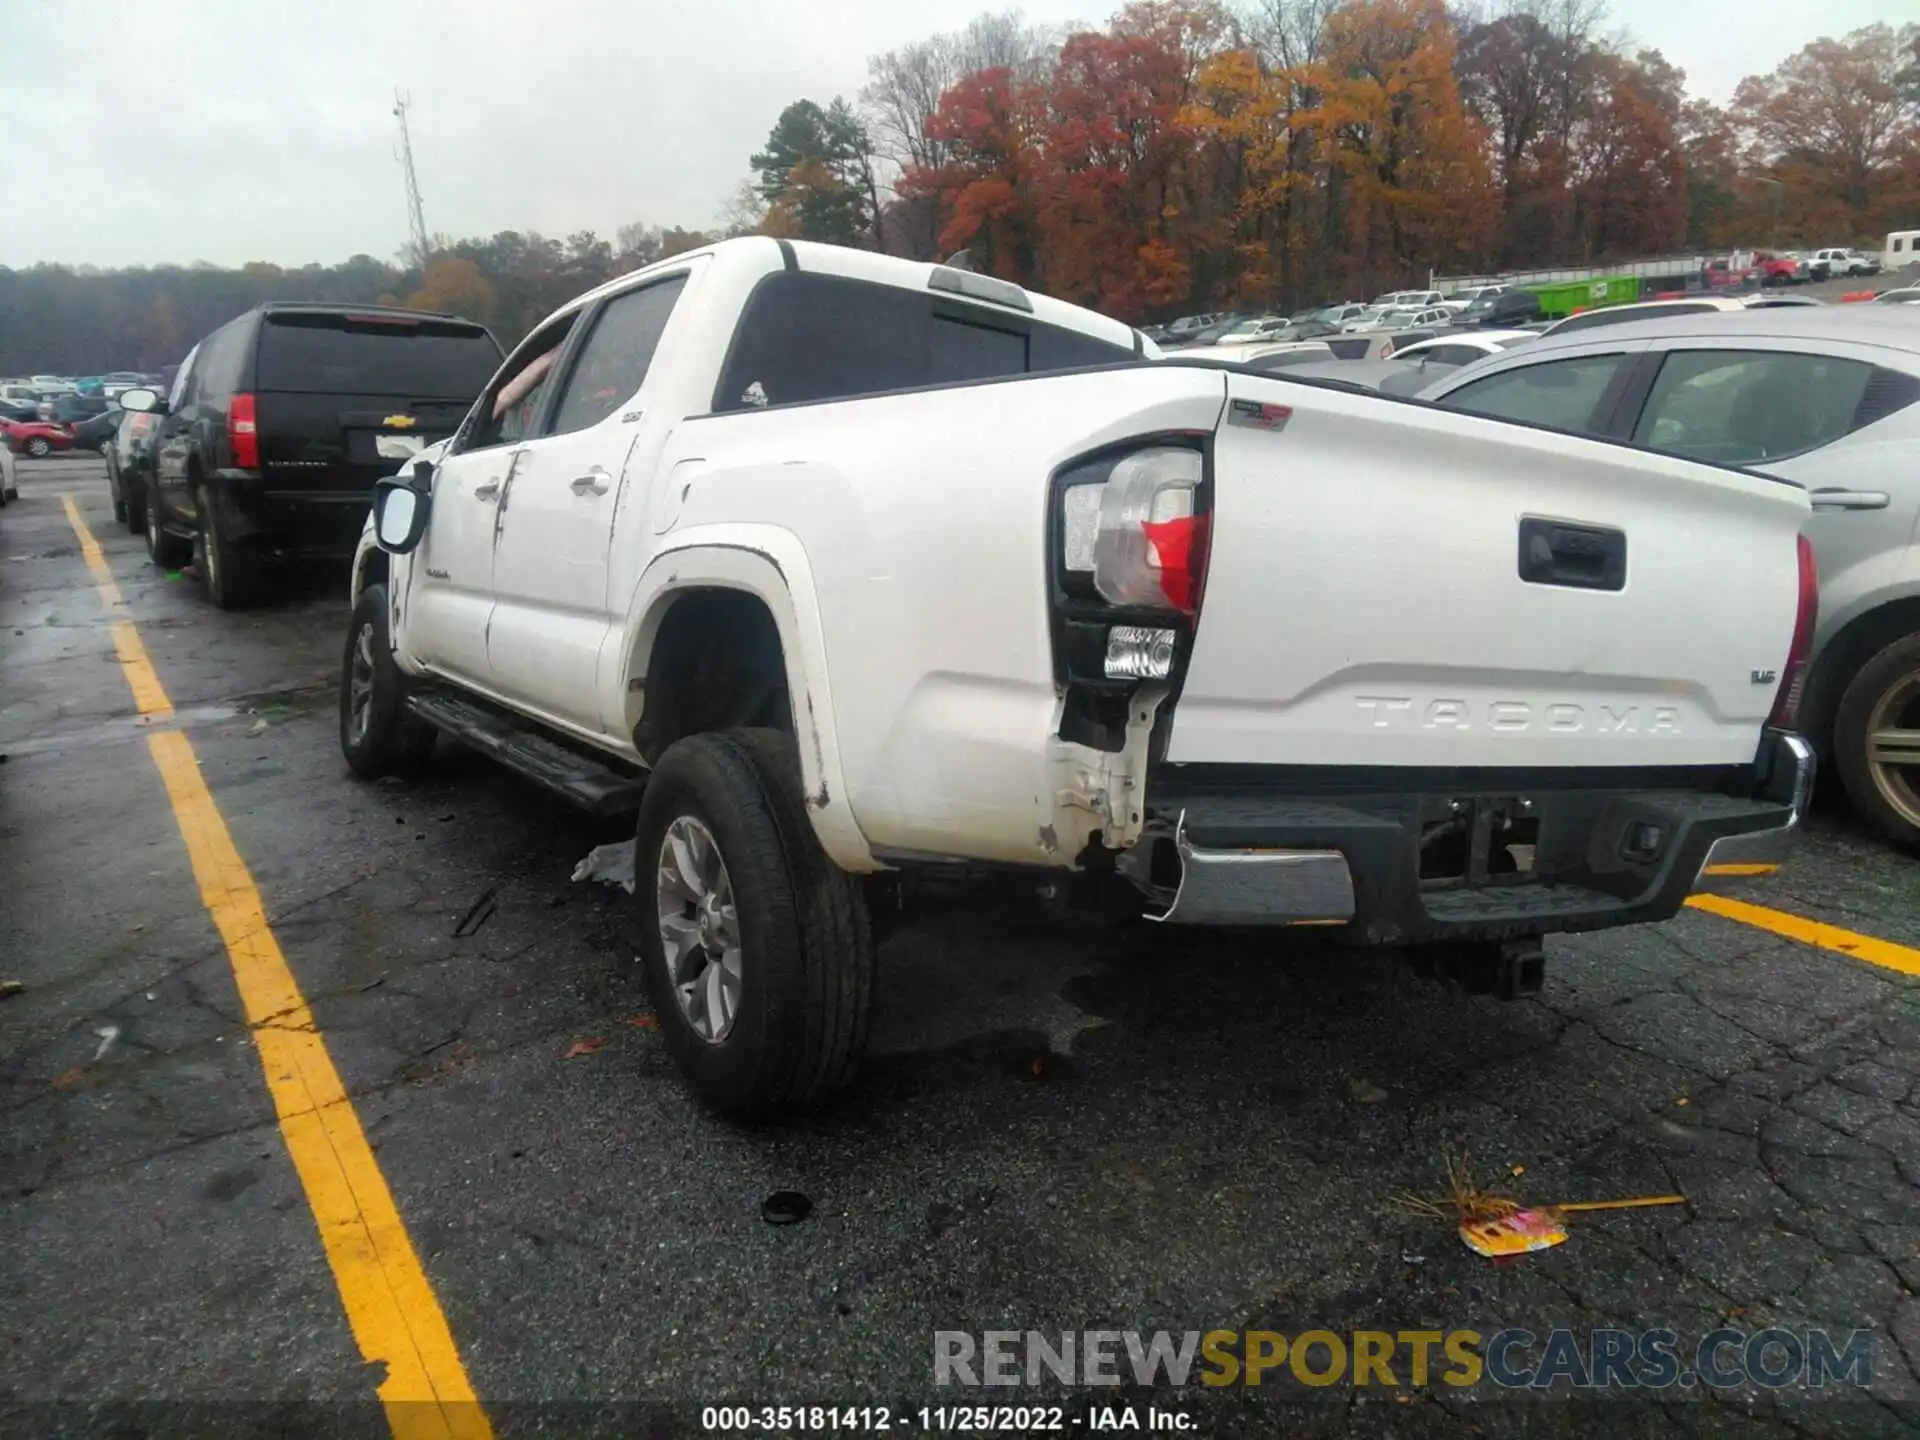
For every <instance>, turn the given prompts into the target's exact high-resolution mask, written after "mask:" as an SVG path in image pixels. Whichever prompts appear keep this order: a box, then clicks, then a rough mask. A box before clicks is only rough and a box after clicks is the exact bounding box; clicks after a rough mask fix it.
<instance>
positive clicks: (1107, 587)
mask: <svg viewBox="0 0 1920 1440" xmlns="http://www.w3.org/2000/svg"><path fill="white" fill-rule="evenodd" d="M1201 473H1202V462H1201V458H1200V455H1199V453H1198V452H1197V451H1193V450H1187V449H1179V448H1174V447H1171V446H1157V447H1154V448H1152V449H1147V450H1139V451H1136V452H1134V453H1133V454H1131V455H1128V456H1126V457H1124V458H1123V459H1121V460H1120V461H1118V462H1117V463H1116V464H1115V465H1114V467H1113V469H1112V470H1111V471H1110V472H1109V473H1108V474H1107V476H1106V478H1105V479H1104V480H1103V481H1097V482H1089V483H1087V484H1083V485H1075V486H1073V487H1071V488H1070V489H1068V490H1067V492H1066V494H1065V496H1064V497H1063V504H1064V514H1063V517H1062V518H1063V520H1064V524H1063V526H1062V547H1063V550H1064V554H1063V555H1062V557H1061V560H1062V564H1063V565H1064V566H1065V568H1066V569H1068V570H1069V571H1077V572H1079V573H1081V574H1091V575H1092V577H1093V585H1094V589H1096V590H1097V591H1099V593H1100V596H1101V598H1102V599H1104V600H1106V601H1107V602H1108V603H1109V604H1112V605H1124V606H1136V607H1142V608H1147V609H1154V610H1166V609H1172V610H1176V611H1178V612H1180V613H1181V614H1183V615H1192V614H1194V613H1196V612H1197V611H1198V609H1199V606H1200V582H1201V577H1202V575H1203V574H1204V573H1205V570H1206V559H1207V528H1206V526H1207V517H1206V516H1204V515H1202V514H1199V513H1198V508H1197V503H1196V494H1195V492H1196V491H1197V490H1198V489H1199V486H1200V479H1201Z"/></svg>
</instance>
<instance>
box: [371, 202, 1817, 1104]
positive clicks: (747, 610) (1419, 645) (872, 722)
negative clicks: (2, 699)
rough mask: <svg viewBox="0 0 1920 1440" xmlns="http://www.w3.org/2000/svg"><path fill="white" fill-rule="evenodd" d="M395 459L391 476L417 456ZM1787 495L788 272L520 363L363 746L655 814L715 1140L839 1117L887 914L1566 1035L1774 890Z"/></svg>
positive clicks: (862, 266)
mask: <svg viewBox="0 0 1920 1440" xmlns="http://www.w3.org/2000/svg"><path fill="white" fill-rule="evenodd" d="M394 447H401V448H403V447H404V437H402V436H395V437H391V444H390V449H392V448H394ZM1807 514H1808V501H1807V497H1806V495H1805V493H1804V492H1803V491H1801V490H1800V489H1798V488H1797V487H1795V486H1794V485H1792V484H1788V483H1782V482H1779V481H1775V480H1769V479H1764V478H1760V477H1757V476H1753V475H1748V474H1744V473H1740V472H1736V471H1731V470H1722V469H1718V468H1713V467H1709V466H1706V465H1701V464H1695V463H1692V462H1688V461H1684V460H1679V459H1674V458H1670V457H1667V456H1662V455H1656V454H1651V453H1646V452H1642V451H1637V450H1633V449H1630V448H1627V447H1624V446H1621V445H1618V444H1613V443H1609V442H1603V441H1598V440H1591V439H1586V438H1581V437H1577V436H1573V435H1568V434H1562V433H1558V432H1554V431H1550V430H1545V429H1534V428H1531V427H1529V426H1526V425H1517V424H1513V423H1509V422H1505V421H1497V420H1490V419H1484V418H1480V417H1477V416H1473V415H1466V414H1458V413H1452V412H1448V411H1444V410H1439V409H1435V408H1432V407H1428V406H1423V405H1420V404H1417V403H1412V402H1406V401H1398V400H1392V399H1385V398H1382V397H1379V396H1376V395H1370V394H1363V393H1357V392H1355V391H1350V390H1347V389H1344V388H1342V387H1339V386H1329V385H1324V384H1321V385H1315V384H1309V383H1304V382H1298V381H1293V380H1289V379H1287V378H1285V377H1284V376H1282V375H1274V374H1267V373H1256V372H1252V371H1246V370H1241V369H1237V368H1234V367H1221V366H1218V365H1205V364H1198V363H1189V362H1186V361H1182V360H1180V359H1179V358H1177V357H1174V358H1160V357H1158V356H1157V355H1156V354H1155V353H1154V352H1151V351H1150V350H1149V349H1148V348H1147V346H1146V345H1145V342H1143V341H1142V340H1141V339H1140V337H1138V336H1137V335H1136V333H1135V332H1134V331H1132V330H1130V329H1129V328H1128V327H1126V326H1125V325H1122V324H1120V323H1118V322H1115V321H1112V320H1108V319H1105V318H1103V317H1101V316H1099V315H1095V314H1093V313H1090V312H1088V311H1085V310H1081V309H1077V308H1075V307H1073V306H1069V305H1064V304H1060V303H1057V302H1054V301H1051V300H1048V299H1045V298H1043V297H1041V296H1037V295H1030V294H1028V293H1026V292H1024V291H1023V290H1021V289H1019V288H1018V287H1016V286H1013V285H1009V284H1007V283H1005V282H1003V281H998V280H994V279H991V278H988V277H986V276H981V275H976V274H973V273H971V272H967V271H963V270H958V269H953V268H949V267H946V266H937V265H924V264H913V263H909V262H906V261H901V260H895V259H891V258H887V257H883V256H878V255H873V254H868V253H865V252H860V251H853V250H843V249H836V248H830V247H822V246H812V245H806V244H791V243H787V242H782V241H775V240H772V239H764V238H750V239H742V240H733V241H728V242H726V243H724V244H720V245H716V246H714V247H712V248H711V249H707V250H702V251H698V252H694V253H690V254H686V255H680V256H676V257H675V258H674V259H672V260H670V261H666V262H663V263H661V264H659V265H656V266H653V267H651V268H649V269H646V270H641V271H637V272H635V273H633V274H630V275H624V276H621V277H620V278H619V279H617V280H615V281H613V282H611V283H609V284H607V285H605V286H603V287H601V288H600V289H598V290H595V291H594V292H592V293H591V294H588V295H584V296H582V297H581V298H580V299H578V300H576V301H575V302H573V303H572V304H570V305H568V306H566V307H565V308H564V309H562V310H561V311H560V312H559V313H558V314H556V315H554V316H553V317H552V318H551V319H550V320H548V321H546V322H545V323H544V324H542V325H541V326H540V327H539V328H537V329H536V330H535V331H534V332H533V333H532V334H531V335H530V336H529V337H528V338H527V340H526V341H525V343H523V344H522V345H520V346H519V348H518V349H517V350H516V351H515V352H514V354H513V355H512V356H511V357H510V358H509V359H508V360H507V362H506V364H505V365H504V366H503V367H502V369H501V371H500V373H499V374H498V376H497V377H496V378H495V380H494V382H493V383H492V384H491V385H490V386H489V388H488V389H487V391H486V392H485V393H484V394H483V395H482V396H481V398H480V399H479V400H478V401H477V402H476V404H475V406H474V408H473V410H472V412H471V413H470V414H469V415H468V417H467V419H466V420H465V422H464V423H463V424H462V426H461V428H460V430H459V432H458V433H457V434H456V435H455V436H454V437H453V438H452V439H451V440H448V441H445V442H442V443H441V444H440V445H437V446H435V447H433V448H432V449H430V450H426V451H423V452H421V453H420V455H419V456H418V458H417V459H415V460H413V461H410V462H409V463H408V464H407V466H406V467H405V469H404V470H403V472H402V473H401V474H400V475H399V476H396V477H394V478H391V479H389V480H386V481H383V482H381V484H380V486H379V490H378V493H377V495H376V498H375V502H374V509H373V514H372V516H371V517H370V520H369V524H368V531H367V535H366V537H365V538H364V540H363V542H362V544H361V546H360V550H359V553H358V555H357V557H356V560H355V564H354V571H353V596H354V606H353V618H352V623H351V628H350V632H349V635H348V639H347V646H346V665H345V671H344V674H343V676H342V682H341V712H340V733H341V742H342V746H343V748H344V750H345V753H346V756H347V759H348V761H349V763H350V765H351V766H352V768H353V769H354V770H355V771H356V772H358V773H359V774H361V775H363V776H373V775H380V774H384V773H387V772H389V771H392V770H396V769H401V768H405V767H410V766H415V765H418V764H419V763H421V762H422V761H423V760H424V759H425V758H426V757H427V754H428V752H429V750H430V748H431V746H432V744H433V740H434V736H435V734H436V733H438V732H448V733H451V734H453V735H456V736H458V737H459V738H460V739H461V740H462V741H464V742H466V743H468V744H470V745H473V746H476V747H478V748H480V749H481V750H483V751H485V752H487V753H489V754H491V755H494V756H496V757H497V758H498V759H500V760H501V761H503V762H504V763H506V764H508V765H510V766H513V767H514V768H516V769H518V770H519V771H521V772H523V773H524V774H526V775H528V776H530V777H532V778H533V779H535V780H538V781H540V782H542V783H544V784H546V785H548V786H551V787H553V788H554V789H556V790H558V791H560V792H562V793H564V794H566V795H568V796H570V797H572V798H573V799H574V800H576V801H577V802H578V803H579V804H581V805H583V806H585V807H588V808H590V809H594V810H600V811H617V810H621V809H625V808H637V810H638V824H637V842H636V843H637V847H638V849H637V857H636V858H637V867H636V869H637V887H636V888H637V899H638V903H639V909H640V912H641V933H642V935H643V937H644V938H643V946H644V953H643V955H642V957H641V959H642V962H643V963H644V966H645V970H646V978H647V982H648V985H649V989H650V991H651V993H652V995H653V997H654V1000H655V1004H656V1007H657V1009H658V1011H659V1016H660V1022H661V1027H662V1030H663V1032H664V1034H665V1037H666V1039H667V1041H668V1043H669V1044H670V1046H671V1047H672V1050H673V1052H674V1054H675V1056H676V1058H677V1060H678V1061H679V1063H680V1065H681V1066H682V1068H683V1071H684V1073H685V1074H686V1076H687V1077H688V1079H689V1081H690V1083H691V1084H692V1086H693V1087H694V1088H695V1090H696V1091H697V1092H698V1093H699V1094H700V1095H701V1096H702V1097H703V1098H704V1099H705V1100H706V1101H708V1102H709V1103H710V1104H712V1105H714V1106H716V1107H718V1108H721V1109H723V1110H729V1111H767V1110H777V1109H782V1108H789V1107H793V1106H798V1105H803V1104H806V1103H809V1102H812V1101H814V1100H817V1099H819V1098H821V1097H822V1096H824V1095H826V1094H827V1093H829V1092H830V1091H832V1090H833V1089H834V1088H835V1087H837V1086H839V1085H840V1084H842V1083H844V1082H845V1081H846V1079H847V1078H848V1077H849V1075H850V1074H851V1073H852V1070H853V1067H854V1066H855V1064H856V1063H857V1061H858V1059H859V1056H860V1053H861V1049H862V1047H863V1043H864V1037H865V1034H866V1030H867V1022H868V1015H869V1010H870V1006H871V1003H872V996H873V967H874V939H873V928H872V921H871V919H870V915H869V900H870V898H871V897H872V896H873V895H874V894H875V893H876V892H883V893H891V892H893V891H897V890H898V887H899V879H898V877H900V876H903V875H906V876H910V875H911V874H912V872H913V871H914V870H915V868H916V867H939V868H940V869H941V870H942V871H943V872H945V873H952V869H953V867H954V866H955V865H956V864H958V865H962V866H966V867H982V868H984V867H1024V868H1025V869H1026V870H1028V871H1031V872H1033V873H1034V874H1035V875H1036V877H1037V878H1039V879H1041V880H1043V881H1045V880H1049V879H1051V880H1052V881H1054V882H1056V883H1057V882H1059V881H1060V880H1061V878H1062V872H1070V874H1071V876H1072V879H1071V880H1069V881H1067V883H1066V886H1065V888H1067V889H1069V890H1074V891H1079V890H1083V889H1084V890H1086V891H1089V892H1092V891H1100V890H1106V891H1114V890H1118V891H1120V892H1122V893H1123V894H1125V895H1128V896H1134V897H1137V902H1138V904H1139V906H1140V907H1141V908H1142V909H1143V910H1144V912H1145V915H1146V917H1147V918H1148V919H1150V920H1158V921H1163V922H1167V923H1171V924H1191V925H1215V926H1235V927H1248V926H1316V927H1325V928H1324V931H1322V932H1318V933H1324V934H1326V935H1328V936H1331V937H1339V938H1344V939H1346V940H1348V941H1350V942H1352V943H1357V944H1367V945H1395V946H1405V947H1409V948H1413V947H1418V949H1419V951H1420V952H1421V953H1422V957H1423V958H1424V959H1426V960H1429V961H1437V962H1440V966H1441V968H1442V969H1443V970H1444V972H1445V973H1447V974H1450V975H1453V976H1455V977H1456V978H1459V979H1461V980H1462V981H1463V982H1464V983H1467V984H1469V986H1470V987H1472V988H1476V989H1480V990H1488V991H1493V992H1495V993H1498V994H1504V995H1511V994H1513V993H1516V992H1518V991H1523V990H1526V989H1530V988H1532V987H1534V986H1537V985H1538V983H1539V976H1540V967H1541V951H1540V937H1541V936H1542V935H1545V934H1549V933H1553V932H1557V931H1574V930H1592V929H1597V928H1601V927H1605V926H1613V925H1624V924H1631V923H1635V922H1640V921H1651V920H1662V919H1665V918H1667V917H1669V916H1671V915H1673V914H1674V913H1675V912H1676V910H1677V909H1678V908H1679V906H1680V905H1681V904H1682V903H1683V902H1684V900H1685V899H1686V897H1687V896H1688V895H1689V894H1691V893H1693V892H1694V891H1696V890H1698V889H1705V888H1716V887H1719V886H1722V885H1725V884H1728V883H1730V882H1732V881H1734V880H1736V879H1737V878H1739V877H1742V876H1747V875H1752V874H1758V873H1762V872H1765V871H1770V870H1772V869H1773V868H1775V867H1776V866H1777V865H1778V863H1779V861H1780V860H1781V858H1782V856H1783V854H1784V852H1785V849H1786V847H1787V844H1788V840H1789V837H1790V834H1791V832H1792V831H1793V829H1794V827H1795V826H1796V824H1797V822H1798V820H1799V818H1800V813H1801V810H1802V808H1803V806H1804V803H1805V800H1806V797H1807V793H1808V789H1809V787H1810V785H1811V782H1812V758H1811V752H1810V750H1809V749H1808V747H1807V746H1806V745H1805V744H1803V743H1802V742H1801V741H1800V740H1799V739H1798V738H1797V737H1795V736H1794V735H1793V734H1792V733H1791V731H1790V729H1789V728H1788V725H1789V722H1790V711H1791V702H1792V700H1793V698H1794V690H1795V682H1796V679H1797V676H1798V674H1799V668H1800V666H1801V664H1802V662H1803V660H1804V656H1805V652H1806V648H1807V645H1808V642H1809V638H1810V635H1811V627H1812V621H1813V611H1812V607H1813V600H1814V595H1815V580H1814V576H1813V572H1812V561H1811V555H1810V551H1809V550H1808V548H1807V547H1806V545H1805V543H1804V542H1803V541H1801V540H1800V539H1799V538H1798V537H1799V531H1800V528H1801V524H1802V522H1803V521H1804V520H1805V519H1806V517H1807Z"/></svg>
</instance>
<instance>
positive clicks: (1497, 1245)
mask: <svg viewBox="0 0 1920 1440" xmlns="http://www.w3.org/2000/svg"><path fill="white" fill-rule="evenodd" d="M1442 1163H1443V1164H1444V1165H1445V1167H1446V1172H1447V1185H1446V1190H1445V1192H1444V1193H1443V1194H1441V1195H1439V1196H1437V1197H1432V1198H1429V1197H1427V1196H1421V1195H1402V1196H1400V1197H1399V1202H1398V1203H1399V1204H1400V1206H1401V1208H1402V1209H1406V1210H1411V1211H1412V1212H1413V1213H1414V1214H1416V1215H1423V1216H1427V1217H1429V1218H1431V1219H1435V1220H1451V1221H1453V1222H1454V1223H1455V1224H1456V1225H1457V1226H1458V1227H1459V1231H1460V1239H1461V1240H1462V1241H1463V1242H1464V1243H1465V1244H1466V1246H1467V1248H1468V1249H1469V1250H1472V1251H1473V1252H1474V1253H1475V1254H1478V1255H1484V1256H1486V1257H1488V1258H1489V1259H1503V1258H1510V1257H1512V1256H1515V1255H1525V1254H1527V1253H1529V1252H1531V1251H1535V1250H1550V1249H1552V1248H1553V1247H1554V1246H1555V1245H1562V1244H1565V1243H1566V1239H1567V1231H1566V1224H1565V1221H1566V1217H1567V1216H1568V1215H1570V1214H1574V1213H1576V1212H1584V1211H1590V1210H1637V1209H1641V1208H1643V1207H1646V1206H1652V1205H1684V1204H1686V1201H1687V1197H1686V1196H1684V1195H1638V1196H1634V1197H1633V1198H1631V1199H1626V1200H1569V1201H1563V1202H1562V1203H1560V1204H1558V1205H1535V1206H1532V1207H1531V1208H1526V1207H1523V1206H1522V1205H1521V1204H1520V1202H1519V1201H1518V1200H1517V1199H1515V1198H1514V1197H1513V1196H1511V1195H1507V1194H1503V1193H1501V1192H1499V1191H1497V1190H1483V1189H1481V1188H1480V1186H1479V1184H1478V1183H1477V1182H1476V1181H1475V1180H1474V1178H1473V1168H1472V1165H1471V1163H1470V1162H1469V1160H1468V1158H1467V1156H1466V1154H1465V1153H1464V1152H1463V1153H1462V1154H1461V1155H1460V1156H1459V1158H1458V1159H1457V1160H1456V1159H1455V1158H1454V1157H1453V1156H1452V1155H1444V1156H1442ZM1508 1168H1509V1170H1510V1172H1511V1173H1512V1174H1514V1175H1516V1176H1517V1175H1521V1174H1523V1173H1525V1171H1526V1166H1524V1165H1513V1166H1509V1167H1508Z"/></svg>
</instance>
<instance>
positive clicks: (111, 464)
mask: <svg viewBox="0 0 1920 1440" xmlns="http://www.w3.org/2000/svg"><path fill="white" fill-rule="evenodd" d="M101 458H102V459H103V460H105V461H106V462H107V494H108V495H110V496H111V497H113V518H114V519H115V520H116V521H118V522H119V523H120V524H122V525H124V524H126V523H127V496H126V492H125V491H124V490H123V489H122V488H121V484H120V465H119V462H118V461H116V460H115V459H114V455H113V451H112V450H111V449H108V450H105V451H102V452H101Z"/></svg>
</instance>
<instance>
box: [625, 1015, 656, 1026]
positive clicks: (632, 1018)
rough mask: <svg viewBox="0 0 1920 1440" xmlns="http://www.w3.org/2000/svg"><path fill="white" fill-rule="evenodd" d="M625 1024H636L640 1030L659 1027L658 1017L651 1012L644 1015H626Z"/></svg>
mask: <svg viewBox="0 0 1920 1440" xmlns="http://www.w3.org/2000/svg"><path fill="white" fill-rule="evenodd" d="M627 1024H629V1025H634V1026H637V1027H638V1028H640V1029H642V1030H658V1029H659V1028H660V1017H659V1016H657V1015H654V1014H652V1013H651V1012H649V1013H647V1014H644V1015H629V1016H628V1017H627Z"/></svg>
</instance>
